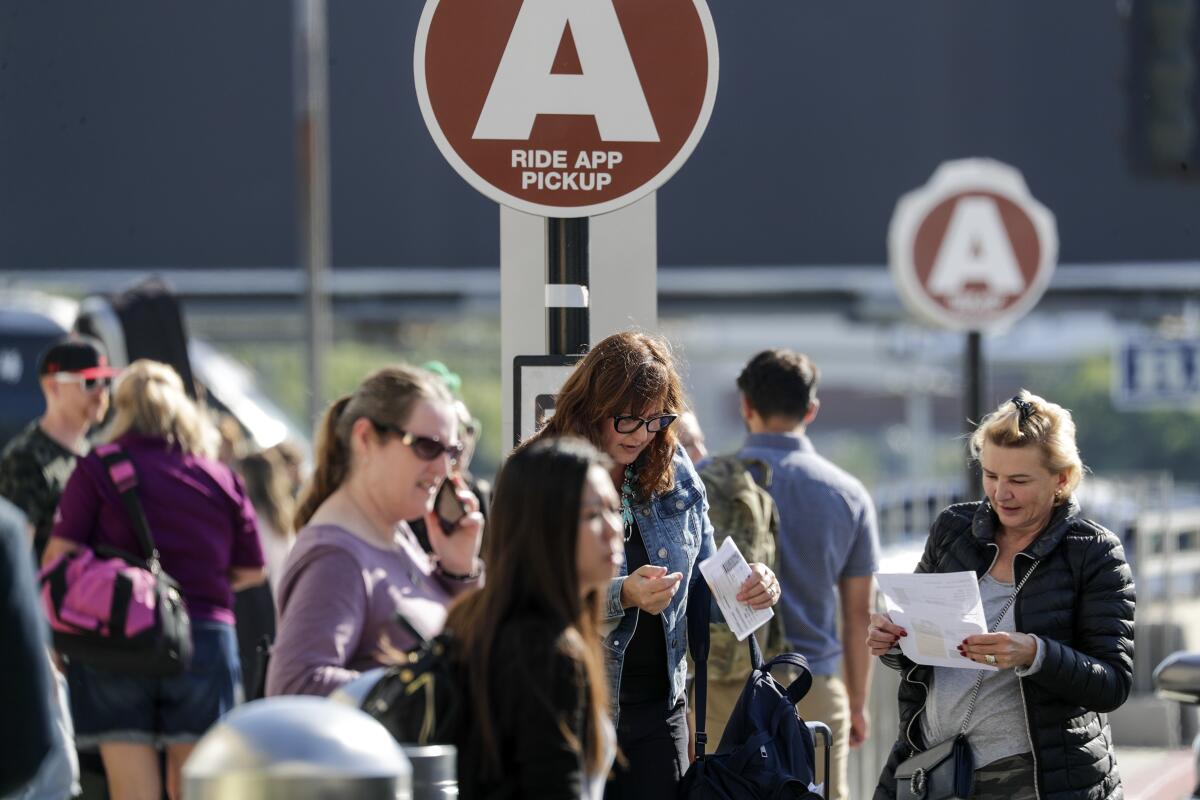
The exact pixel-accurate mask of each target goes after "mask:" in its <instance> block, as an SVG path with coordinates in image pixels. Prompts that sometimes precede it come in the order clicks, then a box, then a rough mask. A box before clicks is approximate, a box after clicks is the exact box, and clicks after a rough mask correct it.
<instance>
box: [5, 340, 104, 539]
mask: <svg viewBox="0 0 1200 800" xmlns="http://www.w3.org/2000/svg"><path fill="white" fill-rule="evenodd" d="M115 372H116V370H114V369H113V368H112V367H110V366H109V365H108V360H107V358H106V356H105V354H104V351H103V349H102V347H101V345H100V344H99V343H98V342H96V341H94V340H87V339H81V338H70V339H63V340H61V341H59V342H57V343H55V344H53V345H51V346H50V348H49V349H47V350H46V352H44V353H43V354H42V355H41V357H40V358H39V359H38V375H39V376H40V382H41V387H42V394H43V395H45V397H46V412H45V413H44V414H43V415H42V416H41V417H39V418H38V419H35V420H34V421H32V422H30V423H29V425H27V426H26V427H25V429H24V430H23V431H21V432H20V433H19V434H17V435H16V436H15V437H13V439H12V440H10V441H9V442H8V444H7V445H5V447H4V451H3V452H2V453H0V496H3V497H5V498H7V499H8V500H9V501H11V502H12V503H13V505H15V506H17V508H19V509H21V510H22V511H23V512H25V516H26V517H27V518H28V519H29V524H30V525H31V526H32V527H33V533H34V550H35V553H36V555H37V557H38V559H39V560H40V559H41V554H42V550H44V549H45V546H46V540H47V538H49V536H50V529H51V527H52V526H53V524H54V511H55V509H56V508H57V507H58V498H59V496H60V495H61V494H62V491H63V487H65V486H66V485H67V479H68V478H69V477H71V472H72V471H74V469H75V459H76V458H77V457H78V456H79V455H80V454H82V453H84V452H86V451H87V440H86V439H85V438H84V437H85V435H86V434H87V431H88V429H89V428H90V427H92V426H93V425H95V424H97V423H99V422H100V421H101V420H103V419H104V415H105V414H106V413H107V412H108V387H109V384H110V382H111V381H112V376H113V374H114V373H115Z"/></svg>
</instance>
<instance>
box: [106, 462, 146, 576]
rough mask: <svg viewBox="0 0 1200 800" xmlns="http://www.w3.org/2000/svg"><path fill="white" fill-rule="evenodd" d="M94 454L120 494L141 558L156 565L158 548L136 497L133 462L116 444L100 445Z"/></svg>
mask: <svg viewBox="0 0 1200 800" xmlns="http://www.w3.org/2000/svg"><path fill="white" fill-rule="evenodd" d="M96 453H97V454H98V455H99V456H100V460H101V461H103V462H104V466H105V467H107V468H108V477H109V479H110V480H111V481H112V482H113V485H114V486H116V487H117V491H118V492H119V493H120V494H121V503H122V504H123V505H124V506H125V512H126V513H127V514H129V520H130V521H131V522H132V523H133V532H134V535H136V536H137V540H138V544H139V545H141V548H142V556H143V557H144V558H145V559H146V562H147V565H149V564H157V563H158V548H156V547H155V546H154V536H153V535H152V534H151V533H150V524H149V523H148V522H146V512H145V511H143V510H142V501H141V499H140V498H139V497H138V493H137V487H138V480H137V471H136V470H135V469H134V468H133V462H132V461H130V460H129V456H128V455H127V454H126V453H125V451H124V450H122V449H121V446H120V445H117V444H104V445H100V446H99V447H97V448H96Z"/></svg>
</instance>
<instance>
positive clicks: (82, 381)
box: [54, 372, 112, 392]
mask: <svg viewBox="0 0 1200 800" xmlns="http://www.w3.org/2000/svg"><path fill="white" fill-rule="evenodd" d="M54 380H55V381H57V382H58V383H78V384H79V385H80V386H82V387H83V390H84V391H85V392H94V391H96V390H97V389H107V388H108V387H110V386H112V378H111V377H109V376H108V375H105V376H104V377H103V378H85V377H83V376H82V375H74V374H72V373H70V372H57V373H55V375H54Z"/></svg>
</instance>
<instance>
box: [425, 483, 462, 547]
mask: <svg viewBox="0 0 1200 800" xmlns="http://www.w3.org/2000/svg"><path fill="white" fill-rule="evenodd" d="M433 513H434V514H435V515H437V519H438V523H439V524H440V525H441V526H442V533H444V534H446V535H447V536H449V535H451V534H453V533H454V532H455V530H457V528H458V524H459V523H460V522H462V520H463V517H465V516H466V515H467V508H466V506H464V505H463V502H462V501H461V500H459V499H458V487H457V486H455V484H454V481H453V480H451V479H450V478H446V479H445V480H443V481H442V485H441V486H439V487H438V491H437V496H436V497H434V499H433Z"/></svg>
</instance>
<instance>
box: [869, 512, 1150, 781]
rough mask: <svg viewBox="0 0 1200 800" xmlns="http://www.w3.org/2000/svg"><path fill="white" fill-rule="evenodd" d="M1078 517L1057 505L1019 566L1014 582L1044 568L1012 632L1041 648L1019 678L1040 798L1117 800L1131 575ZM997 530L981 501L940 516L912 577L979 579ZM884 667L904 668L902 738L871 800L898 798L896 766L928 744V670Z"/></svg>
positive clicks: (1113, 549) (1111, 546)
mask: <svg viewBox="0 0 1200 800" xmlns="http://www.w3.org/2000/svg"><path fill="white" fill-rule="evenodd" d="M1078 511H1079V507H1078V505H1077V504H1076V503H1075V500H1074V499H1073V498H1072V499H1071V501H1070V502H1069V503H1066V504H1063V505H1062V506H1060V507H1059V508H1057V509H1056V510H1055V513H1054V515H1053V516H1052V517H1051V519H1050V522H1049V523H1048V524H1047V526H1046V530H1044V531H1043V532H1042V533H1041V535H1040V536H1038V538H1037V539H1035V540H1034V541H1033V543H1032V544H1031V545H1029V547H1027V548H1026V549H1025V550H1024V551H1022V552H1021V553H1019V554H1018V555H1017V558H1016V565H1015V576H1016V580H1017V581H1018V582H1019V581H1020V580H1021V578H1022V577H1023V576H1024V575H1025V573H1026V572H1028V571H1029V568H1030V566H1031V565H1032V564H1033V563H1034V562H1035V561H1038V562H1040V564H1039V566H1038V568H1037V571H1036V572H1034V574H1033V575H1032V576H1031V577H1030V578H1029V581H1028V582H1027V583H1026V584H1025V587H1024V588H1023V589H1022V590H1021V593H1020V594H1019V595H1018V596H1017V601H1016V605H1015V609H1014V613H1015V617H1014V621H1015V623H1016V628H1017V630H1018V631H1023V632H1025V633H1031V634H1035V635H1037V636H1038V637H1040V638H1041V640H1042V641H1043V642H1044V644H1045V660H1044V661H1043V663H1042V668H1041V669H1040V670H1039V671H1038V672H1036V673H1035V674H1033V675H1030V676H1029V677H1026V678H1021V679H1020V686H1021V694H1022V696H1023V697H1024V700H1025V718H1026V720H1027V722H1028V731H1027V733H1028V736H1029V739H1030V741H1031V742H1033V744H1034V747H1033V754H1034V760H1035V762H1036V767H1037V792H1038V796H1039V797H1040V798H1042V800H1082V799H1083V798H1087V800H1121V798H1123V797H1124V792H1123V791H1122V789H1121V778H1120V776H1119V774H1118V773H1117V765H1116V761H1115V759H1114V757H1113V747H1112V732H1111V731H1110V730H1109V727H1108V717H1107V713H1106V712H1109V711H1112V710H1113V709H1115V708H1117V707H1118V706H1120V705H1121V704H1122V703H1124V702H1125V698H1126V697H1128V696H1129V689H1130V684H1131V682H1132V679H1133V606H1134V592H1133V576H1132V575H1131V574H1130V572H1129V565H1128V564H1127V563H1126V562H1125V554H1124V552H1123V550H1122V548H1121V543H1120V541H1119V540H1118V539H1117V537H1116V536H1114V535H1113V534H1112V533H1110V532H1109V531H1107V530H1105V529H1104V528H1103V527H1101V526H1099V525H1097V524H1096V523H1094V522H1090V521H1088V520H1085V519H1081V518H1080V517H1078V516H1077V514H1078ZM997 525H998V522H997V519H996V515H995V514H994V513H993V512H992V508H991V506H990V505H989V504H988V502H987V501H984V502H981V503H962V504H960V505H955V506H951V507H950V508H947V509H946V510H945V511H943V512H942V513H941V514H940V515H939V516H938V518H937V521H936V522H935V523H934V524H933V529H932V530H931V531H930V534H929V540H928V541H927V542H926V544H925V553H924V555H922V556H921V563H920V564H918V565H917V572H960V571H964V570H972V571H974V572H975V573H976V574H978V575H979V576H980V577H982V576H983V575H984V573H986V572H987V571H988V570H989V569H991V566H992V563H993V562H994V560H995V558H996V555H997V554H998V553H999V547H998V546H997V545H996V544H995V536H996V526H997ZM882 660H883V661H884V663H886V664H887V665H888V666H891V667H893V668H896V669H899V670H900V671H901V681H900V698H899V702H900V735H899V739H898V740H897V742H896V744H895V746H894V747H893V748H892V753H891V756H890V757H889V758H888V761H887V764H886V765H885V766H884V768H883V773H882V774H881V775H880V776H879V785H878V786H877V787H876V789H875V800H893V798H895V796H896V779H895V769H896V765H897V764H899V763H900V762H901V761H903V760H904V759H906V758H908V757H909V755H910V754H911V753H912V752H913V750H914V748H915V749H916V750H918V751H919V750H922V749H924V748H925V747H926V743H925V742H923V741H922V738H921V724H920V722H919V721H918V720H916V716H917V714H918V713H919V712H920V711H921V709H922V708H923V707H924V705H925V699H926V698H925V695H926V689H925V686H924V685H929V684H930V682H931V680H932V677H933V668H932V667H927V666H918V665H916V664H913V662H911V661H909V660H908V659H907V658H905V657H904V656H892V655H888V656H884V657H883V659H882ZM922 684H924V685H922ZM979 722H980V723H982V724H986V721H984V720H979ZM1020 733H1021V734H1022V735H1024V734H1025V733H1026V731H1021V732H1020Z"/></svg>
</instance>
